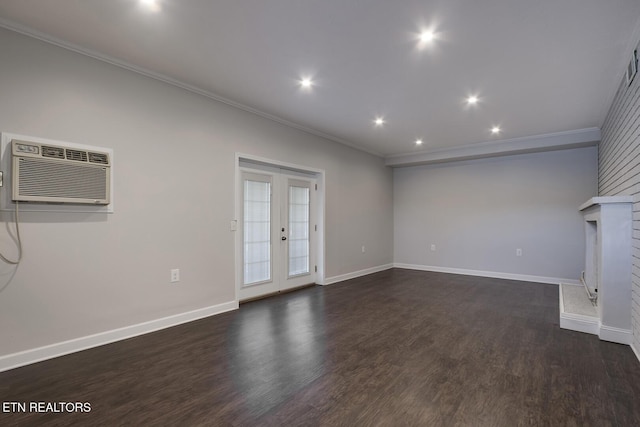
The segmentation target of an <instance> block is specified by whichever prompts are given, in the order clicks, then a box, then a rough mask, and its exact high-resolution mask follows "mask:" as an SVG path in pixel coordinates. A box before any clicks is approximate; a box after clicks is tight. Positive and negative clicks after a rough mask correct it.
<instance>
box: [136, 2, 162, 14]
mask: <svg viewBox="0 0 640 427" xmlns="http://www.w3.org/2000/svg"><path fill="white" fill-rule="evenodd" d="M140 4H142V5H143V6H145V7H146V8H147V9H149V10H151V11H152V12H158V11H159V10H160V2H159V1H158V0H140Z"/></svg>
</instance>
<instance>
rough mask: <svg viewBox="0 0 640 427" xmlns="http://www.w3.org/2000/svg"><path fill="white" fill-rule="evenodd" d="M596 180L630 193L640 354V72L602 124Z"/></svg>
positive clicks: (610, 190)
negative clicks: (597, 176) (631, 198)
mask: <svg viewBox="0 0 640 427" xmlns="http://www.w3.org/2000/svg"><path fill="white" fill-rule="evenodd" d="M639 25H640V21H639ZM634 42H635V43H636V44H637V43H638V39H637V38H635V39H634ZM638 49H640V44H638ZM598 183H599V195H601V196H622V195H625V196H633V202H634V203H633V241H632V245H633V247H632V255H633V258H632V261H633V266H632V273H633V275H632V285H631V291H632V294H631V301H632V303H631V328H632V332H633V338H632V340H633V343H632V345H633V347H634V349H635V351H636V355H638V358H640V75H636V77H635V79H634V80H633V82H632V84H631V86H629V85H627V82H626V79H623V81H622V82H621V83H620V87H619V88H618V92H617V93H616V97H615V99H614V101H613V103H612V105H611V108H610V109H609V112H608V114H607V118H606V120H605V122H604V124H603V125H602V142H601V143H600V161H599V179H598Z"/></svg>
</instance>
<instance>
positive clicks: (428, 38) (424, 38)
mask: <svg viewBox="0 0 640 427" xmlns="http://www.w3.org/2000/svg"><path fill="white" fill-rule="evenodd" d="M435 38H436V33H434V32H433V31H432V30H425V31H423V32H421V33H420V41H421V42H422V43H431V42H432V41H433V40H434V39H435Z"/></svg>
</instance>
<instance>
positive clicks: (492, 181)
mask: <svg viewBox="0 0 640 427" xmlns="http://www.w3.org/2000/svg"><path fill="white" fill-rule="evenodd" d="M597 158H598V153H597V148H596V147H589V148H580V149H573V150H565V151H554V152H547V153H537V154H523V155H517V156H509V157H499V158H493V159H482V160H472V161H466V162H457V163H447V164H439V165H430V166H416V167H409V168H398V169H395V170H394V252H395V257H394V261H395V262H396V263H400V264H410V265H414V266H430V267H436V269H440V270H442V269H444V270H445V271H446V270H447V269H449V270H451V269H461V270H467V271H469V270H471V271H475V272H493V273H499V274H497V275H496V276H497V277H500V276H505V275H506V276H507V277H508V276H509V275H511V276H514V275H515V276H536V277H538V278H549V279H552V281H553V280H556V279H572V280H577V279H578V278H579V275H580V273H581V271H582V270H583V269H584V239H585V237H584V230H583V227H584V225H583V222H582V216H581V214H580V212H579V211H578V207H579V206H580V205H581V204H582V203H583V202H584V201H586V200H587V199H588V198H590V197H593V195H594V194H595V193H596V190H597V173H596V169H597ZM431 244H435V245H436V251H435V252H434V251H431V250H430V245H431ZM517 248H521V249H522V252H523V255H522V257H517V256H516V249H517ZM521 278H524V277H521Z"/></svg>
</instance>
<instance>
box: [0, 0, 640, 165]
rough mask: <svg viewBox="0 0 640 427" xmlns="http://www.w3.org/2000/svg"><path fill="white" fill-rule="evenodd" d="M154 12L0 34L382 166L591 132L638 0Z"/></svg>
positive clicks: (374, 2)
mask: <svg viewBox="0 0 640 427" xmlns="http://www.w3.org/2000/svg"><path fill="white" fill-rule="evenodd" d="M159 3H160V10H159V11H155V12H153V11H151V10H149V9H148V8H145V7H143V6H142V5H141V4H139V1H138V0H109V1H105V0H82V1H78V0H56V1H51V0H20V1H18V0H0V20H1V21H0V24H2V25H4V26H6V27H9V28H13V29H18V30H19V31H22V32H26V33H29V34H32V35H37V36H39V37H41V38H45V39H51V40H53V41H55V42H57V43H62V44H68V45H71V46H74V47H75V48H77V49H79V50H84V51H85V52H89V53H91V54H92V55H94V56H100V57H103V58H108V59H110V60H111V61H112V62H116V63H121V64H127V65H128V66H130V67H133V68H138V69H142V70H145V71H146V72H147V73H149V74H155V75H158V76H163V78H165V79H168V80H172V81H175V82H180V84H181V85H183V86H188V87H190V88H192V89H194V90H196V91H199V92H201V93H206V94H208V95H210V96H213V97H214V98H224V99H226V100H228V101H230V102H231V103H235V104H237V105H240V106H242V107H243V108H246V109H250V110H257V111H259V112H260V113H261V114H263V115H267V116H272V117H274V118H276V119H277V120H280V121H286V122H291V123H294V124H295V125H296V126H297V127H302V128H305V129H307V130H310V131H312V132H314V133H317V134H322V135H324V136H328V137H329V138H331V139H334V140H337V141H341V142H344V143H347V144H350V145H354V146H357V147H360V148H362V149H364V150H366V151H369V152H373V153H377V154H380V155H385V156H387V155H397V154H404V153H413V152H416V153H417V152H424V151H433V150H442V149H451V148H454V147H459V146H467V145H469V144H476V143H481V142H486V141H491V140H503V139H509V140H510V139H512V138H521V137H527V136H532V135H540V134H549V133H555V132H564V131H570V130H576V129H585V128H592V127H599V126H601V125H602V122H603V121H604V118H605V114H606V112H607V109H608V106H609V103H610V101H611V100H612V98H613V95H614V93H615V90H616V88H617V86H618V84H619V82H620V79H621V78H622V77H623V73H624V68H625V64H626V62H628V56H629V55H630V52H628V50H629V49H630V45H629V41H630V37H631V34H632V33H633V31H634V28H635V26H636V25H637V23H638V22H640V21H639V18H640V1H638V0H606V1H603V0H482V1H478V0H441V1H434V0H422V1H414V0H402V1H392V0H351V1H349V0H322V1H310V0H268V1H266V0H218V1H213V0H159ZM424 28H435V30H436V32H437V34H438V37H437V39H436V40H435V42H434V43H433V44H431V45H430V46H426V47H424V48H423V49H420V47H419V43H418V41H417V35H418V33H419V32H420V31H421V30H422V29H424ZM307 75H308V76H312V77H313V78H314V81H315V85H314V87H313V88H312V90H310V91H305V90H302V89H301V88H300V87H299V84H298V82H299V79H300V78H301V77H302V76H307ZM471 94H476V95H477V96H478V97H479V98H480V102H479V104H478V105H476V106H474V107H469V106H467V105H466V104H465V98H466V97H467V96H469V95H471ZM376 116H384V118H385V120H386V123H385V125H384V126H382V127H375V126H374V125H373V120H374V118H375V117H376ZM493 125H500V126H501V127H502V132H501V133H500V135H498V136H494V135H492V134H491V132H490V128H491V127H492V126H493ZM417 138H422V139H423V140H424V144H423V145H422V146H419V147H418V146H416V145H415V143H414V141H415V140H416V139H417Z"/></svg>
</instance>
